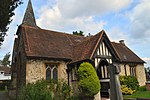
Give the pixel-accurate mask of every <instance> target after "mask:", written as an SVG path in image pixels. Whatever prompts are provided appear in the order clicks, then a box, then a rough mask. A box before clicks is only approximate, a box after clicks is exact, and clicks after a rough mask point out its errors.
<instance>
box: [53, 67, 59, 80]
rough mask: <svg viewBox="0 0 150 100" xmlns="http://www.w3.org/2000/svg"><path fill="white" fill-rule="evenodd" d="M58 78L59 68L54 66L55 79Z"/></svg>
mask: <svg viewBox="0 0 150 100" xmlns="http://www.w3.org/2000/svg"><path fill="white" fill-rule="evenodd" d="M57 79H58V71H57V68H56V67H54V69H53V80H57Z"/></svg>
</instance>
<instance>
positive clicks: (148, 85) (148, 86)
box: [146, 81, 150, 91]
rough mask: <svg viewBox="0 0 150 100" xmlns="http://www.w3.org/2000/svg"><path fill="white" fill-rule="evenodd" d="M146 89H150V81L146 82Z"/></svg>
mask: <svg viewBox="0 0 150 100" xmlns="http://www.w3.org/2000/svg"><path fill="white" fill-rule="evenodd" d="M146 90H147V91H150V81H148V82H146Z"/></svg>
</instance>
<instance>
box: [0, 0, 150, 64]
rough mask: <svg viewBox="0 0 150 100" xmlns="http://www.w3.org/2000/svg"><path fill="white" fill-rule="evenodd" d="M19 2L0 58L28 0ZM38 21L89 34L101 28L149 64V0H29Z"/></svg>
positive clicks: (9, 46) (47, 26) (10, 45)
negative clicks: (19, 4) (122, 41)
mask: <svg viewBox="0 0 150 100" xmlns="http://www.w3.org/2000/svg"><path fill="white" fill-rule="evenodd" d="M23 1H24V3H23V4H22V5H21V6H19V7H18V8H17V9H16V11H15V13H16V15H15V16H14V17H13V22H12V23H11V24H10V28H9V31H8V36H7V37H6V38H5V42H4V43H3V46H2V47H1V49H0V59H2V58H3V56H4V55H5V54H6V53H7V52H12V49H13V41H14V38H15V35H14V34H15V33H16V30H17V28H18V25H20V24H21V22H22V19H23V16H24V13H25V10H26V6H27V2H28V0H23ZM32 4H33V9H34V13H35V16H36V21H37V25H38V26H40V27H41V28H44V29H49V30H55V31H61V32H69V33H72V32H73V31H79V30H82V31H83V32H84V33H85V34H88V33H91V34H92V35H94V34H96V33H98V32H99V31H101V30H102V29H103V30H105V32H106V34H107V35H108V37H109V38H110V40H111V41H115V42H118V41H119V40H121V39H123V40H125V44H126V45H127V46H128V47H129V48H130V49H131V50H132V51H134V52H135V53H136V54H137V55H138V56H139V57H141V58H142V59H143V60H145V61H146V62H147V65H146V66H150V45H149V44H150V39H149V38H150V14H149V11H150V0H32Z"/></svg>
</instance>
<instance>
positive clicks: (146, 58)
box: [142, 57, 150, 61]
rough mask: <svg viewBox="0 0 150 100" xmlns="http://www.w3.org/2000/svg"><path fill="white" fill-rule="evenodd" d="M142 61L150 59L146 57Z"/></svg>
mask: <svg viewBox="0 0 150 100" xmlns="http://www.w3.org/2000/svg"><path fill="white" fill-rule="evenodd" d="M142 59H143V60H145V61H147V60H150V58H148V57H144V58H142Z"/></svg>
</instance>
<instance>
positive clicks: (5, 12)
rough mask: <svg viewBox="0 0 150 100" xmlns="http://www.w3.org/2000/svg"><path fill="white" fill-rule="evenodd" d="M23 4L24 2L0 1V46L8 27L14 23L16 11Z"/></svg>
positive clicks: (20, 0) (14, 0)
mask: <svg viewBox="0 0 150 100" xmlns="http://www.w3.org/2000/svg"><path fill="white" fill-rule="evenodd" d="M20 4H22V0H0V46H1V45H2V42H3V41H4V37H5V36H6V32H7V31H8V25H9V24H10V23H11V22H12V19H11V18H12V16H14V15H15V13H14V10H15V9H16V8H17V7H18V6H19V5H20Z"/></svg>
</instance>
